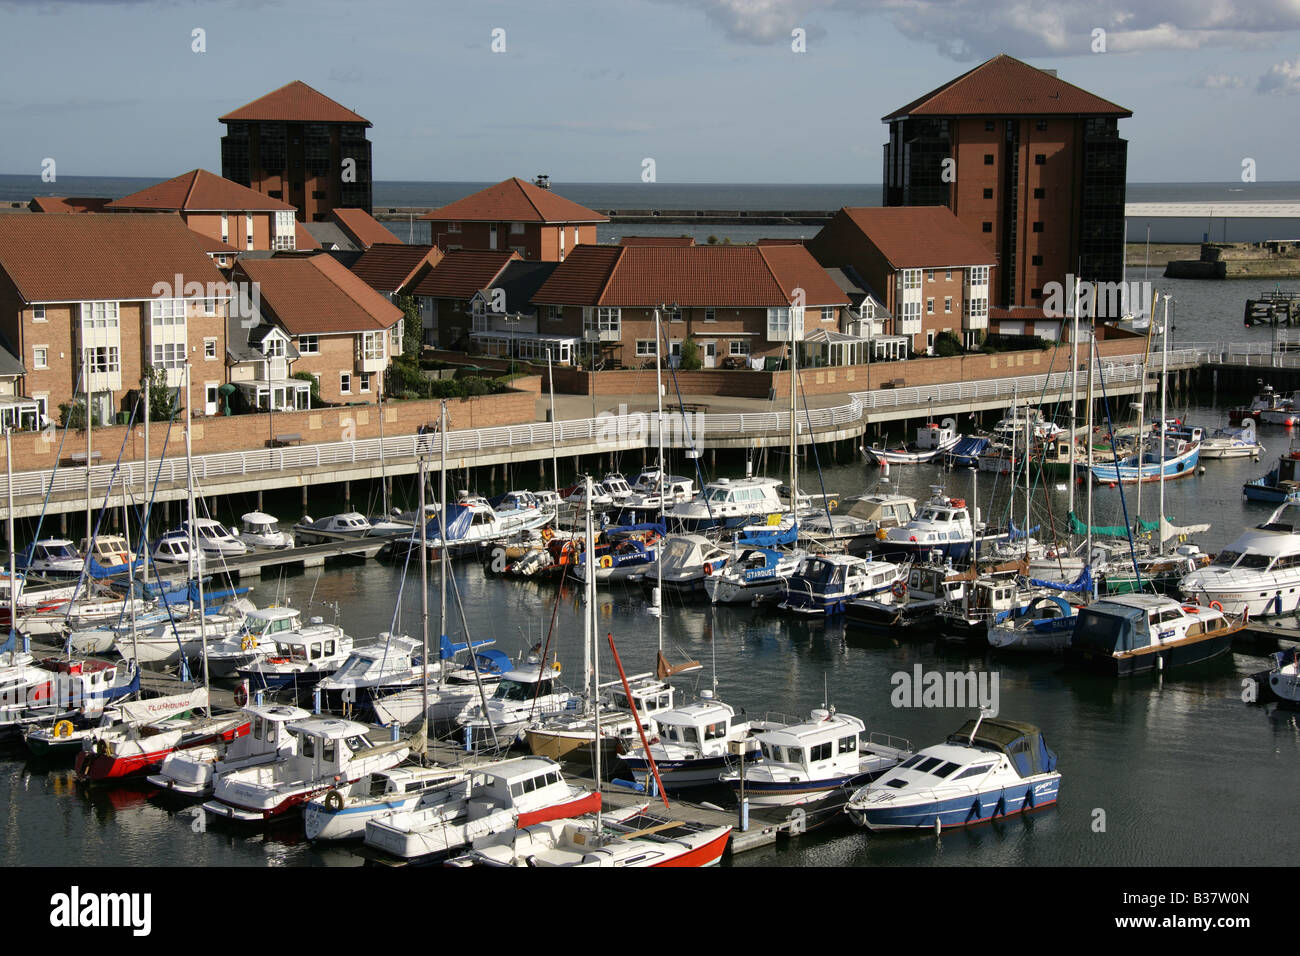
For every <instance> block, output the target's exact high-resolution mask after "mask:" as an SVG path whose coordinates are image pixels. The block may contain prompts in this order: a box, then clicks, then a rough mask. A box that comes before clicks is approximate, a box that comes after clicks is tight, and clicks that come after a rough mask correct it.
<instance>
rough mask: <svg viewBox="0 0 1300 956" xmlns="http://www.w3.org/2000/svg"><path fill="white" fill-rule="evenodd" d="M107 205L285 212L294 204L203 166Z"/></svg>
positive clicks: (122, 207)
mask: <svg viewBox="0 0 1300 956" xmlns="http://www.w3.org/2000/svg"><path fill="white" fill-rule="evenodd" d="M106 208H107V209H109V210H118V209H159V210H172V209H174V210H178V211H180V212H226V211H237V212H245V211H254V212H288V211H290V210H292V209H293V208H294V207H293V206H290V205H289V204H288V203H287V202H281V201H280V200H278V199H272V198H271V197H270V196H267V195H264V194H262V193H259V192H258V191H257V190H255V189H249V188H248V187H247V186H241V185H239V183H232V182H231V181H230V180H229V179H222V178H221V177H220V176H218V175H216V174H215V173H210V172H208V171H207V170H206V169H191V170H190V171H189V172H188V173H181V174H180V175H179V176H176V177H175V178H173V179H169V180H167V181H166V182H161V183H158V184H157V185H156V186H150V187H148V188H147V189H141V190H140V191H139V192H136V193H132V194H131V195H129V196H123V197H122V198H121V199H114V200H113V201H112V202H111V203H109V204H108V206H107V207H106Z"/></svg>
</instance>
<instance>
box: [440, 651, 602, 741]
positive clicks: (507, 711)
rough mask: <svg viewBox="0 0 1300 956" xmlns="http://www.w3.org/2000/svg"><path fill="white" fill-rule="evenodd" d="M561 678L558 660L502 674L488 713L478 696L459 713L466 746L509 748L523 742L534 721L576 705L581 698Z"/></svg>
mask: <svg viewBox="0 0 1300 956" xmlns="http://www.w3.org/2000/svg"><path fill="white" fill-rule="evenodd" d="M559 680H560V665H559V663H558V662H555V663H551V664H549V665H548V664H545V663H531V664H529V665H526V666H524V667H517V668H515V669H514V670H512V671H507V672H506V673H505V674H502V675H501V682H500V683H499V684H497V689H496V691H495V692H494V693H493V695H492V696H491V697H489V698H488V701H487V713H486V715H485V714H484V712H483V706H482V705H481V704H480V703H479V702H478V699H477V695H475V696H474V697H471V698H470V701H469V703H467V704H466V705H465V708H464V710H462V711H461V712H460V714H458V715H457V717H456V723H457V724H458V725H459V726H460V727H461V728H462V729H463V733H464V736H465V746H466V747H467V748H468V749H471V750H478V749H483V748H489V747H493V746H498V747H509V746H511V745H512V744H516V743H520V742H522V741H523V739H524V731H525V729H526V728H527V727H528V725H529V724H530V723H531V722H533V721H534V720H539V719H543V718H546V717H549V716H552V715H554V714H558V713H560V712H562V711H564V710H566V709H568V708H570V707H572V708H576V707H577V705H578V698H577V697H576V696H574V694H573V693H572V692H571V691H570V690H569V689H568V688H567V687H564V686H562V685H561V684H560V683H559ZM494 741H495V743H494Z"/></svg>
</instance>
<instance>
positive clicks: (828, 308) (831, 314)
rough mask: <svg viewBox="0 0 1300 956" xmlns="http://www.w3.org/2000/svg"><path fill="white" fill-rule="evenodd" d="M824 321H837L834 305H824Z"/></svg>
mask: <svg viewBox="0 0 1300 956" xmlns="http://www.w3.org/2000/svg"><path fill="white" fill-rule="evenodd" d="M822 321H823V322H834V321H835V307H834V306H833V305H824V306H822Z"/></svg>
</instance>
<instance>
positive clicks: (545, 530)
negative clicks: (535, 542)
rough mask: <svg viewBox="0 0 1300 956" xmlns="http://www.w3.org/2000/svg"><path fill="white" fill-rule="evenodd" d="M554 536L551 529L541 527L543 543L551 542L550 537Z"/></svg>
mask: <svg viewBox="0 0 1300 956" xmlns="http://www.w3.org/2000/svg"><path fill="white" fill-rule="evenodd" d="M554 537H555V532H554V531H552V530H551V529H550V528H543V529H542V541H543V542H544V543H546V544H550V543H551V539H552V538H554Z"/></svg>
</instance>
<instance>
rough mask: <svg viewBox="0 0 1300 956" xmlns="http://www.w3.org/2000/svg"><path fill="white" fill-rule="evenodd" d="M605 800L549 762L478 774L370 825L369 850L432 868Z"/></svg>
mask: <svg viewBox="0 0 1300 956" xmlns="http://www.w3.org/2000/svg"><path fill="white" fill-rule="evenodd" d="M600 800H601V797H600V794H599V793H598V792H597V791H594V790H588V789H586V788H583V787H576V786H573V785H572V784H570V783H569V782H568V781H566V780H565V779H564V773H563V772H562V771H561V770H560V766H559V764H557V763H556V762H555V761H553V760H548V759H547V758H545V757H519V758H515V759H513V760H505V761H501V762H499V763H494V764H489V765H487V766H484V767H480V768H475V769H474V771H473V772H472V773H471V774H470V775H469V776H468V777H466V778H465V779H463V780H461V781H457V782H455V783H453V784H451V785H450V786H446V787H440V788H438V789H436V790H434V791H431V792H428V793H426V794H424V795H423V796H422V797H421V799H420V800H418V801H417V802H416V805H415V807H414V808H412V809H406V810H399V811H397V812H395V813H390V814H387V815H385V816H382V817H380V818H378V819H373V820H370V821H369V822H367V823H366V829H365V841H366V846H367V847H368V848H369V849H370V850H372V851H375V852H376V853H377V855H380V856H381V857H386V858H389V859H396V860H404V861H408V862H430V861H433V860H439V859H443V858H445V857H446V856H447V855H448V854H450V853H452V852H454V851H459V850H463V849H466V848H468V847H469V846H470V844H471V843H473V842H475V841H478V840H483V839H485V838H489V837H491V836H492V835H494V834H508V835H510V836H511V837H513V836H514V835H515V834H516V831H517V830H521V829H523V828H526V827H530V826H533V825H535V824H540V823H546V822H548V821H551V820H562V819H568V818H571V817H575V816H580V815H582V814H585V813H594V812H595V811H596V810H598V809H599V808H600Z"/></svg>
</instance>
